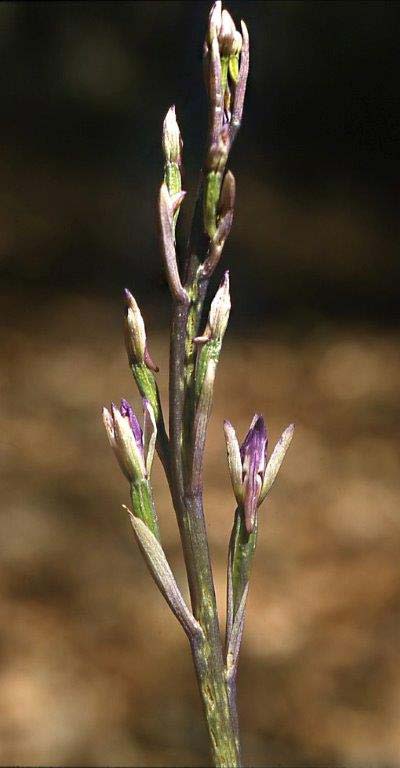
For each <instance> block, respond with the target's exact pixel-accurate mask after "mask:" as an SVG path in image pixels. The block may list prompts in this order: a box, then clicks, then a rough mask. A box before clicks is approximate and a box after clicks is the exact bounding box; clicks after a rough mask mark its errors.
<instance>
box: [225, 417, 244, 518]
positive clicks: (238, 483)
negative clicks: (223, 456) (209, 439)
mask: <svg viewBox="0 0 400 768" xmlns="http://www.w3.org/2000/svg"><path fill="white" fill-rule="evenodd" d="M224 432H225V441H226V452H227V456H228V467H229V473H230V476H231V482H232V488H233V492H234V494H235V497H236V501H237V503H238V504H241V503H242V501H243V491H242V482H243V469H242V457H241V455H240V448H239V442H238V439H237V437H236V432H235V430H234V428H233V426H232V424H231V422H230V421H228V420H227V419H226V420H225V421H224Z"/></svg>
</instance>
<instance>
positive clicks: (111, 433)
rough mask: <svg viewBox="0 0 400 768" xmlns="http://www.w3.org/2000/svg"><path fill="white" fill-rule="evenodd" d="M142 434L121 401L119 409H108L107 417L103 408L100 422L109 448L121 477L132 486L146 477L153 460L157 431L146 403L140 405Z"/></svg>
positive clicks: (127, 406) (132, 413)
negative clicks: (142, 425) (119, 469)
mask: <svg viewBox="0 0 400 768" xmlns="http://www.w3.org/2000/svg"><path fill="white" fill-rule="evenodd" d="M143 411H144V430H143V431H142V428H141V426H140V424H139V421H138V419H137V416H136V414H135V412H134V411H133V408H132V406H131V405H130V404H129V403H128V401H127V400H121V405H120V408H119V409H118V408H117V407H116V406H115V405H114V404H112V405H111V413H110V411H108V409H107V408H103V421H104V426H105V428H106V432H107V436H108V439H109V442H110V445H111V447H112V449H113V451H114V453H115V456H116V458H117V461H118V463H119V465H120V467H121V469H122V472H123V473H124V475H125V477H127V479H128V480H129V481H130V482H131V483H135V482H137V481H138V480H143V479H145V478H146V477H148V475H149V474H150V470H151V465H152V461H153V457H154V448H155V441H156V436H157V427H156V424H155V418H154V412H153V409H152V407H151V405H150V403H149V402H148V401H147V400H144V403H143Z"/></svg>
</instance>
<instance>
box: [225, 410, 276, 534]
mask: <svg viewBox="0 0 400 768" xmlns="http://www.w3.org/2000/svg"><path fill="white" fill-rule="evenodd" d="M224 431H225V440H226V448H227V454H228V466H229V473H230V476H231V482H232V487H233V491H234V494H235V497H236V501H237V503H238V505H239V506H240V507H242V508H243V512H244V520H245V525H246V530H247V533H249V534H250V533H251V532H252V531H253V529H254V523H255V519H256V513H257V507H258V506H259V505H260V503H261V489H262V483H263V478H264V472H265V463H266V459H265V456H266V449H267V445H268V440H267V431H266V429H265V424H264V419H263V418H262V416H259V415H258V414H256V415H255V416H254V418H253V421H252V422H251V424H250V428H249V431H248V432H247V435H246V437H245V438H244V440H243V443H242V445H241V446H240V448H239V444H238V441H237V438H236V434H235V430H234V429H233V427H232V424H231V423H230V422H229V421H225V422H224Z"/></svg>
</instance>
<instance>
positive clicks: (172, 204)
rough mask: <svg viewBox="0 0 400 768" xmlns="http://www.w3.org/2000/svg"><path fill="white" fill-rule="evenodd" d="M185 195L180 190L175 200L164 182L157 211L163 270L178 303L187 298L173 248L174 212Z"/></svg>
mask: <svg viewBox="0 0 400 768" xmlns="http://www.w3.org/2000/svg"><path fill="white" fill-rule="evenodd" d="M184 196H185V193H184V192H180V193H179V194H178V195H177V196H176V198H175V200H174V199H173V198H171V197H170V194H169V192H168V187H167V185H166V184H165V183H164V184H162V185H161V189H160V196H159V204H158V213H159V222H160V236H161V249H162V254H163V257H164V266H165V272H166V275H167V280H168V285H169V288H170V291H171V293H172V296H173V297H174V299H175V300H176V301H177V302H178V303H183V304H187V303H188V301H189V299H188V295H187V293H186V291H185V289H184V288H183V286H182V283H181V279H180V276H179V270H178V263H177V260H176V250H175V231H174V213H175V211H176V210H177V208H178V207H179V206H178V203H179V205H180V203H181V202H182V200H183V198H184Z"/></svg>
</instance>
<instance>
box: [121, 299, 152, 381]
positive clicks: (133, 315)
mask: <svg viewBox="0 0 400 768" xmlns="http://www.w3.org/2000/svg"><path fill="white" fill-rule="evenodd" d="M124 296H125V303H126V315H125V346H126V351H127V354H128V360H129V363H130V365H136V364H137V363H144V364H145V365H146V366H147V368H149V369H150V370H151V371H154V372H155V373H157V371H158V367H157V366H156V365H155V363H154V362H153V360H152V358H151V355H150V353H149V350H148V348H147V341H146V328H145V325H144V320H143V317H142V314H141V312H140V309H139V307H138V305H137V302H136V300H135V299H134V297H133V296H132V294H131V292H130V291H128V289H127V288H125V291H124Z"/></svg>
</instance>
